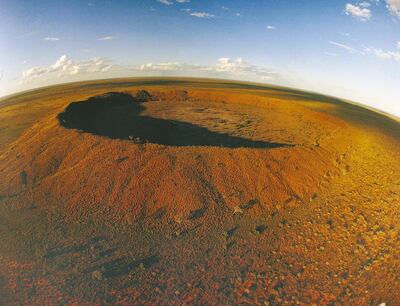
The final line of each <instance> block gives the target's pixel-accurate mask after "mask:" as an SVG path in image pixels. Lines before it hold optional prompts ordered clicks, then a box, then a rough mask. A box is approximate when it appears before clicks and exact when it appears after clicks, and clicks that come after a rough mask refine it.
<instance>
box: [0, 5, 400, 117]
mask: <svg viewBox="0 0 400 306" xmlns="http://www.w3.org/2000/svg"><path fill="white" fill-rule="evenodd" d="M130 76H131V77H135V76H194V77H211V78H225V79H235V80H244V81H252V82H261V83H268V84H274V85H283V86H288V87H294V88H299V89H305V90H310V91H315V92H319V93H323V94H327V95H333V96H337V97H340V98H344V99H349V100H352V101H355V102H358V103H361V104H365V105H368V106H372V107H375V108H377V109H379V110H383V111H386V112H388V113H390V114H393V115H396V116H398V117H400V0H368V1H367V0H365V1H359V2H358V1H338V0H313V1H311V0H302V1H293V0H274V1H273V0H241V1H239V0H227V1H224V0H221V1H220V0H213V1H204V0H126V1H124V0H119V1H110V0H88V1H82V0H80V1H75V0H69V1H61V0H59V1H56V0H36V1H30V0H29V1H28V0H27V1H21V0H0V97H1V96H5V95H8V94H11V93H15V92H19V91H23V90H27V89H31V88H37V87H41V86H47V85H51V84H57V83H64V82H71V81H79V80H89V79H104V78H113V77H130Z"/></svg>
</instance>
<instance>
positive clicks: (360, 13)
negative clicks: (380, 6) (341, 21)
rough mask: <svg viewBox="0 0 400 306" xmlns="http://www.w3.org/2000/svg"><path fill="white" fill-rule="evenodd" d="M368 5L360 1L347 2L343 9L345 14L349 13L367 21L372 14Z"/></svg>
mask: <svg viewBox="0 0 400 306" xmlns="http://www.w3.org/2000/svg"><path fill="white" fill-rule="evenodd" d="M368 6H369V5H368ZM368 6H366V2H362V3H360V4H358V5H354V4H351V3H347V4H346V6H345V9H344V11H345V13H346V15H351V16H353V17H356V18H358V19H360V20H361V21H367V20H369V19H370V18H371V16H372V14H371V10H370V9H369V8H368Z"/></svg>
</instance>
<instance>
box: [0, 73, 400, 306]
mask: <svg viewBox="0 0 400 306" xmlns="http://www.w3.org/2000/svg"><path fill="white" fill-rule="evenodd" d="M399 160H400V123H399V122H398V121H397V120H396V119H395V118H390V117H388V116H386V115H385V114H381V113H379V112H376V111H374V110H370V109H367V108H364V107H362V106H359V105H357V104H353V103H348V102H346V101H342V100H340V99H337V98H333V97H328V96H323V95H320V94H316V93H309V92H303V91H299V90H294V89H289V88H282V87H275V86H267V85H260V84H250V83H240V82H234V81H224V80H207V79H191V78H140V79H139V78H132V79H114V80H101V81H90V82H81V83H71V84H64V85H58V86H52V87H48V88H42V89H38V90H33V91H29V92H25V93H21V94H17V95H13V96H9V97H6V98H3V99H1V100H0V304H6V305H7V304H21V303H22V304H40V305H43V304H71V303H78V304H84V305H91V304H122V305H126V304H149V303H150V304H222V305H224V304H232V303H238V304H242V303H243V304H246V303H247V304H266V305H283V304H290V305H295V304H298V305H310V304H313V303H314V304H320V305H336V304H339V305H342V304H343V305H355V304H357V305H361V304H363V305H379V304H380V303H386V304H387V305H395V304H396V303H398V301H400V247H399V246H400V224H399V222H398V220H399V219H400V162H399Z"/></svg>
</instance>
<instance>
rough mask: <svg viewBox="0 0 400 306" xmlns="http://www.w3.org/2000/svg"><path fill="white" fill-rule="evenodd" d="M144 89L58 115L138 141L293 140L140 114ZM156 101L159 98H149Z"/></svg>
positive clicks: (230, 144)
mask: <svg viewBox="0 0 400 306" xmlns="http://www.w3.org/2000/svg"><path fill="white" fill-rule="evenodd" d="M151 100H152V98H151V96H148V97H146V94H144V95H143V91H141V92H140V95H138V96H137V97H133V96H131V95H129V94H126V93H117V92H111V93H107V94H104V95H101V96H95V97H91V98H89V99H88V100H86V101H79V102H72V103H71V104H70V105H68V107H67V108H66V109H65V111H64V112H63V113H60V114H59V115H58V120H59V122H60V124H61V125H62V126H64V127H66V128H70V129H78V130H82V131H84V132H89V133H92V134H96V135H101V136H106V137H110V138H113V139H130V140H132V141H135V142H136V143H156V144H161V145H169V146H216V147H227V148H239V147H248V148H278V147H285V146H292V145H290V144H280V143H271V142H265V141H254V140H250V139H245V138H241V137H237V136H231V135H229V134H224V133H217V132H212V131H209V130H208V129H206V128H203V127H200V126H197V125H194V124H191V123H187V122H180V121H176V120H166V119H157V118H152V117H147V116H141V115H140V113H141V112H142V111H144V110H145V107H144V105H143V102H147V101H151ZM149 103H156V102H149Z"/></svg>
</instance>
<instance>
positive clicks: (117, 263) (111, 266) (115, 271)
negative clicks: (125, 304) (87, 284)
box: [86, 255, 160, 278]
mask: <svg viewBox="0 0 400 306" xmlns="http://www.w3.org/2000/svg"><path fill="white" fill-rule="evenodd" d="M159 261H160V257H159V256H157V255H151V256H148V257H144V258H141V259H138V260H135V261H132V262H127V260H126V258H117V259H114V260H111V261H108V262H105V263H103V264H101V265H99V266H96V267H92V268H91V269H89V270H87V271H86V272H87V273H92V272H93V271H96V270H99V271H102V276H103V277H106V278H114V277H119V276H124V275H127V274H129V273H130V272H131V271H132V270H134V269H136V268H138V267H142V268H144V269H148V268H151V267H152V266H153V265H155V264H157V263H158V262H159Z"/></svg>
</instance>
